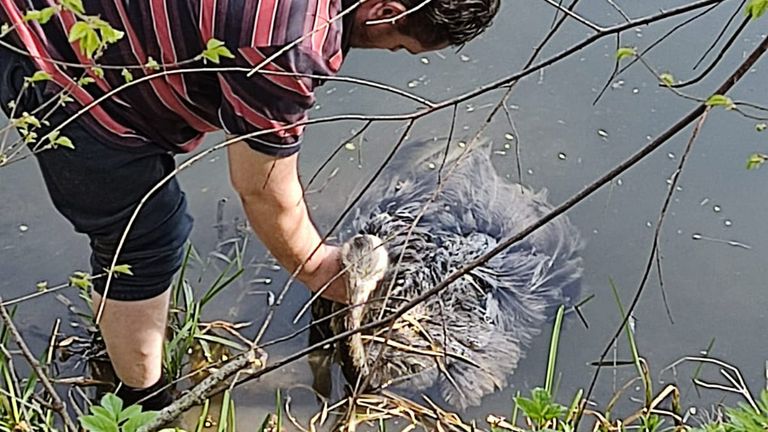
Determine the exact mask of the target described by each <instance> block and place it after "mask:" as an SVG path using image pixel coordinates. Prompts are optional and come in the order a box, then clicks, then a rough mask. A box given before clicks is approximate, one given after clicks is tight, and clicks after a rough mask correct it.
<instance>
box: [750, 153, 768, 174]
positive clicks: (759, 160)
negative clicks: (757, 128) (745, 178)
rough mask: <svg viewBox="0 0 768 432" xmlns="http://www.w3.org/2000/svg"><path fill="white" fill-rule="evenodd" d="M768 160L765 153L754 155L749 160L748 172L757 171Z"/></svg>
mask: <svg viewBox="0 0 768 432" xmlns="http://www.w3.org/2000/svg"><path fill="white" fill-rule="evenodd" d="M766 160H768V155H765V154H763V153H753V154H752V155H750V156H749V159H747V169H748V170H755V169H758V168H760V167H761V166H763V164H764V163H765V161H766Z"/></svg>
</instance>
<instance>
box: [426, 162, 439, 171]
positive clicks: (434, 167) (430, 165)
mask: <svg viewBox="0 0 768 432" xmlns="http://www.w3.org/2000/svg"><path fill="white" fill-rule="evenodd" d="M427 167H428V168H429V169H431V170H433V169H437V165H435V163H434V162H430V163H428V164H427Z"/></svg>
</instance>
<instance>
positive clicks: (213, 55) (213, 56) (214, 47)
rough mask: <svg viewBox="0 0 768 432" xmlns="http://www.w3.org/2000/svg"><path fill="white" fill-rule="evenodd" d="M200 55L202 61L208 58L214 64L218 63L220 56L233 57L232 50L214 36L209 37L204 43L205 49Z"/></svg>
mask: <svg viewBox="0 0 768 432" xmlns="http://www.w3.org/2000/svg"><path fill="white" fill-rule="evenodd" d="M200 55H201V56H202V58H203V62H205V60H210V61H212V62H213V63H216V64H218V63H219V61H220V57H227V58H235V56H234V55H233V54H232V52H231V51H230V50H229V49H228V48H227V47H225V46H224V42H222V41H220V40H218V39H215V38H211V39H210V40H209V41H208V43H207V44H206V45H205V50H204V51H203V52H202V53H201V54H200Z"/></svg>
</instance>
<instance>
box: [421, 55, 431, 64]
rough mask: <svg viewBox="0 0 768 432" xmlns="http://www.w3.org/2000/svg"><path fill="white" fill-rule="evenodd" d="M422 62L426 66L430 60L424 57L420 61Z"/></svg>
mask: <svg viewBox="0 0 768 432" xmlns="http://www.w3.org/2000/svg"><path fill="white" fill-rule="evenodd" d="M420 61H421V63H422V64H425V65H427V64H429V59H428V58H426V57H422V58H421V59H420Z"/></svg>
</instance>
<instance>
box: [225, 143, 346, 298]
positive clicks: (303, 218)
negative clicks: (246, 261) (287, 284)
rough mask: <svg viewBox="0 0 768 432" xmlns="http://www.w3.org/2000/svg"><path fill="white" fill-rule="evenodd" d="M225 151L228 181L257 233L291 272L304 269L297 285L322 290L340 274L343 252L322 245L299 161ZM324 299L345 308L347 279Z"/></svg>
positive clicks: (238, 147) (241, 149)
mask: <svg viewBox="0 0 768 432" xmlns="http://www.w3.org/2000/svg"><path fill="white" fill-rule="evenodd" d="M227 151H228V155H229V172H230V179H231V181H232V185H233V186H234V188H235V190H236V191H237V193H238V194H239V195H240V200H241V201H242V203H243V208H244V209H245V214H246V215H247V216H248V221H249V222H250V223H251V227H252V228H253V230H254V231H255V232H256V234H257V235H258V236H259V238H260V239H261V241H262V242H263V243H264V245H265V246H266V247H267V249H269V251H270V252H271V253H272V255H273V256H274V257H275V258H276V259H277V260H278V261H279V262H280V264H282V265H283V267H285V268H286V270H288V272H290V273H293V272H294V271H295V270H296V269H298V268H299V267H300V266H301V269H300V271H299V274H298V279H299V280H300V281H301V282H303V283H304V284H306V285H307V286H308V287H309V288H310V289H311V290H313V291H316V290H318V289H320V288H322V287H323V286H324V285H325V284H326V283H327V282H328V281H330V280H331V279H333V278H334V277H336V276H337V274H338V273H339V272H340V271H341V261H340V259H339V248H337V247H334V246H329V245H325V244H321V243H322V238H321V237H320V235H319V234H318V232H317V229H315V226H314V225H313V224H312V221H311V220H310V219H309V212H308V210H307V206H306V204H305V202H304V191H303V189H302V187H301V183H300V182H299V176H298V171H297V166H296V163H297V156H296V155H292V156H288V157H284V158H275V157H271V156H267V155H264V154H261V153H259V152H257V151H255V150H253V149H251V148H250V147H248V145H247V144H245V143H237V144H233V145H231V146H229V147H228V149H227ZM318 245H319V247H318ZM323 297H326V298H328V299H330V300H334V301H337V302H346V283H345V280H344V278H343V277H338V278H337V279H336V280H335V281H334V282H333V283H332V284H331V286H330V287H329V288H328V289H327V290H326V291H325V292H324V294H323Z"/></svg>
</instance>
